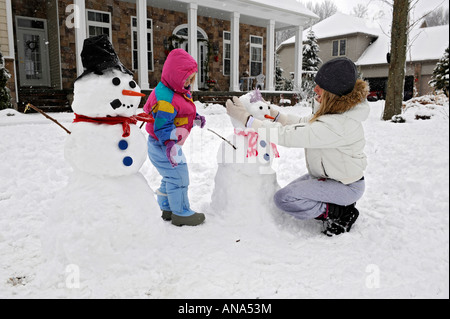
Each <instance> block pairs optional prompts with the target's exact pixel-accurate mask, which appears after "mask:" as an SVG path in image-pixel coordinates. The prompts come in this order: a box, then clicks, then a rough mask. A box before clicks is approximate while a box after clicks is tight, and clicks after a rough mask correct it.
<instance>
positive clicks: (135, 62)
mask: <svg viewBox="0 0 450 319" xmlns="http://www.w3.org/2000/svg"><path fill="white" fill-rule="evenodd" d="M133 69H134V70H137V69H138V52H137V50H133Z"/></svg>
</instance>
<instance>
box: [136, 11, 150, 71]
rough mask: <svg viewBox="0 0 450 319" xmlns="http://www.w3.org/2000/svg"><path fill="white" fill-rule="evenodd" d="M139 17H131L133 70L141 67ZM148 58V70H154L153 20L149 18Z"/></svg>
mask: <svg viewBox="0 0 450 319" xmlns="http://www.w3.org/2000/svg"><path fill="white" fill-rule="evenodd" d="M137 31H138V29H137V18H136V17H131V34H132V37H133V39H132V44H131V46H132V51H133V55H132V63H133V70H137V69H138V68H139V61H138V35H137ZM147 59H148V70H149V71H153V20H152V19H147Z"/></svg>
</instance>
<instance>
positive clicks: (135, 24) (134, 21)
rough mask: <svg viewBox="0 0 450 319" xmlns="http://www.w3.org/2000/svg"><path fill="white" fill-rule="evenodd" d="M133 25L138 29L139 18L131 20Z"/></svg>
mask: <svg viewBox="0 0 450 319" xmlns="http://www.w3.org/2000/svg"><path fill="white" fill-rule="evenodd" d="M131 25H132V26H133V27H134V28H136V27H137V18H133V19H131Z"/></svg>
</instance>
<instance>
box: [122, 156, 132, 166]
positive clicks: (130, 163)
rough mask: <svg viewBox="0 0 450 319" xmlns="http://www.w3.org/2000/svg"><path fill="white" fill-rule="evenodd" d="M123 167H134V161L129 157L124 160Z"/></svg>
mask: <svg viewBox="0 0 450 319" xmlns="http://www.w3.org/2000/svg"><path fill="white" fill-rule="evenodd" d="M123 165H125V166H131V165H133V159H132V158H131V157H129V156H127V157H125V158H124V159H123Z"/></svg>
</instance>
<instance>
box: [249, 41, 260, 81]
mask: <svg viewBox="0 0 450 319" xmlns="http://www.w3.org/2000/svg"><path fill="white" fill-rule="evenodd" d="M262 69H263V38H262V37H257V36H254V35H251V36H250V76H258V75H260V74H262Z"/></svg>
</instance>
